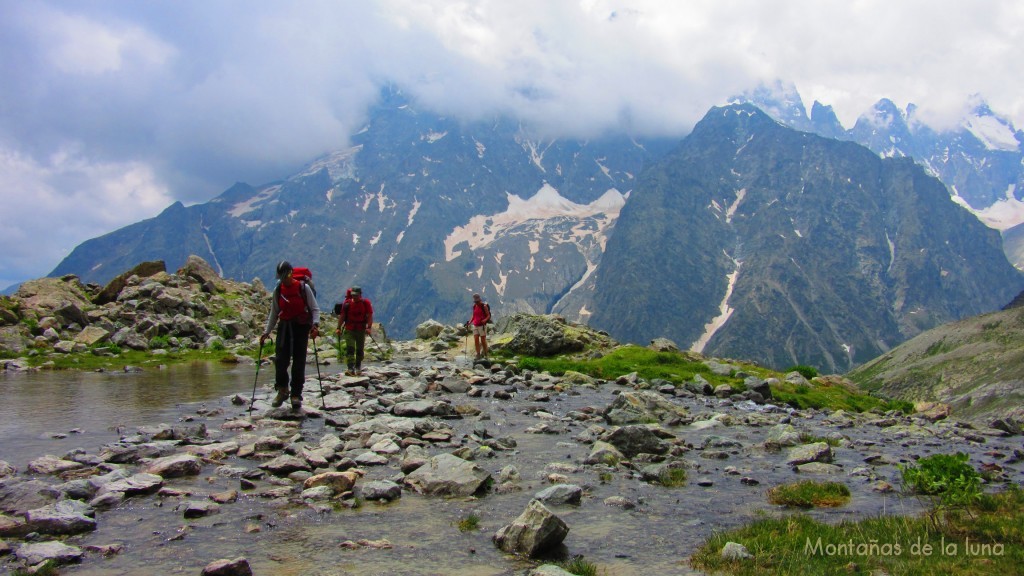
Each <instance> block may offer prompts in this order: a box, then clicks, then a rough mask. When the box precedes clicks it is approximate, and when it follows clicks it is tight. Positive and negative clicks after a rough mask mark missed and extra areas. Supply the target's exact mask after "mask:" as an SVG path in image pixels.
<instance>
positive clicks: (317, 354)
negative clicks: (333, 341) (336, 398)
mask: <svg viewBox="0 0 1024 576" xmlns="http://www.w3.org/2000/svg"><path fill="white" fill-rule="evenodd" d="M313 358H315V359H316V382H317V384H319V385H320V403H321V404H322V405H323V407H324V410H327V400H324V381H323V378H322V377H321V376H320V352H319V351H317V349H316V338H313Z"/></svg>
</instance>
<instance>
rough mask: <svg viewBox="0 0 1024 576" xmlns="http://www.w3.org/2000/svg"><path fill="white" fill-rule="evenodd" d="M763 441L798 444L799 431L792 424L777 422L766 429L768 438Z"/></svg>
mask: <svg viewBox="0 0 1024 576" xmlns="http://www.w3.org/2000/svg"><path fill="white" fill-rule="evenodd" d="M765 443H766V444H768V443H770V444H775V445H777V446H796V445H797V444H800V433H799V432H797V430H796V428H794V427H793V425H792V424H779V425H777V426H774V427H772V429H771V430H769V431H768V439H767V440H766V441H765Z"/></svg>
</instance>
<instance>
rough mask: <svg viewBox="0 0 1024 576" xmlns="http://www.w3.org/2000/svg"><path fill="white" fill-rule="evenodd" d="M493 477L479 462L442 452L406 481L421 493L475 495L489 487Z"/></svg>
mask: <svg viewBox="0 0 1024 576" xmlns="http://www.w3.org/2000/svg"><path fill="white" fill-rule="evenodd" d="M490 481H491V475H490V473H489V472H487V471H485V470H484V469H482V468H480V467H479V466H477V465H476V464H474V463H472V462H467V461H466V460H463V459H462V458H459V457H457V456H453V455H451V454H439V455H437V456H434V457H433V458H431V459H429V460H427V462H426V463H425V464H424V465H423V466H420V467H419V468H417V469H416V470H415V471H414V472H412V473H411V474H409V475H408V476H406V477H405V481H404V482H405V484H406V485H407V486H409V487H410V488H412V489H413V490H415V491H416V492H417V493H419V494H426V495H429V496H472V495H473V494H476V493H478V492H480V491H482V490H484V489H486V487H487V484H488V483H489V482H490Z"/></svg>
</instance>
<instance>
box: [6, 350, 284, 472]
mask: <svg viewBox="0 0 1024 576" xmlns="http://www.w3.org/2000/svg"><path fill="white" fill-rule="evenodd" d="M255 370H256V369H255V367H254V366H248V365H224V364H217V363H212V362H195V363H191V364H183V365H174V366H169V367H166V368H151V369H146V370H145V371H143V372H138V373H124V372H104V373H98V372H75V371H43V372H30V373H7V372H0V393H2V394H3V401H2V402H0V460H6V461H8V462H10V463H12V464H15V465H16V466H18V467H19V468H21V469H24V465H25V464H26V463H27V461H29V460H31V459H33V458H36V457H38V456H41V455H43V454H55V455H61V454H64V453H65V452H67V451H68V450H71V449H74V448H76V447H80V446H88V447H92V448H94V447H95V446H98V445H100V444H102V443H104V442H112V441H114V440H116V439H117V430H116V429H117V428H118V427H121V428H122V429H127V430H129V431H133V430H134V429H135V427H137V426H142V425H149V424H157V423H160V422H166V423H170V424H173V423H175V422H176V421H177V419H178V418H179V416H180V410H179V409H178V406H179V405H181V404H183V403H189V402H206V401H210V400H214V399H219V398H221V397H223V396H225V395H229V394H232V393H241V394H245V395H246V396H248V395H249V394H251V393H252V386H253V381H254V380H253V377H254V374H255ZM269 372H272V371H268V370H261V371H260V379H261V380H263V379H264V378H268V380H266V381H262V382H260V387H261V388H262V387H263V386H269V385H270V384H269V382H270V380H269V378H273V375H272V374H270V373H269ZM55 435H57V436H59V435H67V436H66V437H65V438H59V437H58V438H55V437H54V436H55Z"/></svg>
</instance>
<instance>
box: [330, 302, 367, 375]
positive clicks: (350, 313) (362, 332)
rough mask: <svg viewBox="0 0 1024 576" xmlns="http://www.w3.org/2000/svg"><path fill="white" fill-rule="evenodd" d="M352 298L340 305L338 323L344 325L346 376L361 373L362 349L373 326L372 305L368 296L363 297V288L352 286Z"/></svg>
mask: <svg viewBox="0 0 1024 576" xmlns="http://www.w3.org/2000/svg"><path fill="white" fill-rule="evenodd" d="M351 292H352V299H351V300H349V299H348V298H346V299H345V303H344V304H342V305H341V314H340V315H339V316H338V324H339V325H344V327H345V330H344V332H345V364H346V365H347V366H348V370H347V371H346V372H345V375H346V376H359V375H361V374H362V373H363V350H364V348H365V346H366V335H367V334H370V330H371V329H372V328H373V305H372V304H370V300H369V299H368V298H363V289H362V288H360V287H359V286H353V287H352V289H351Z"/></svg>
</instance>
